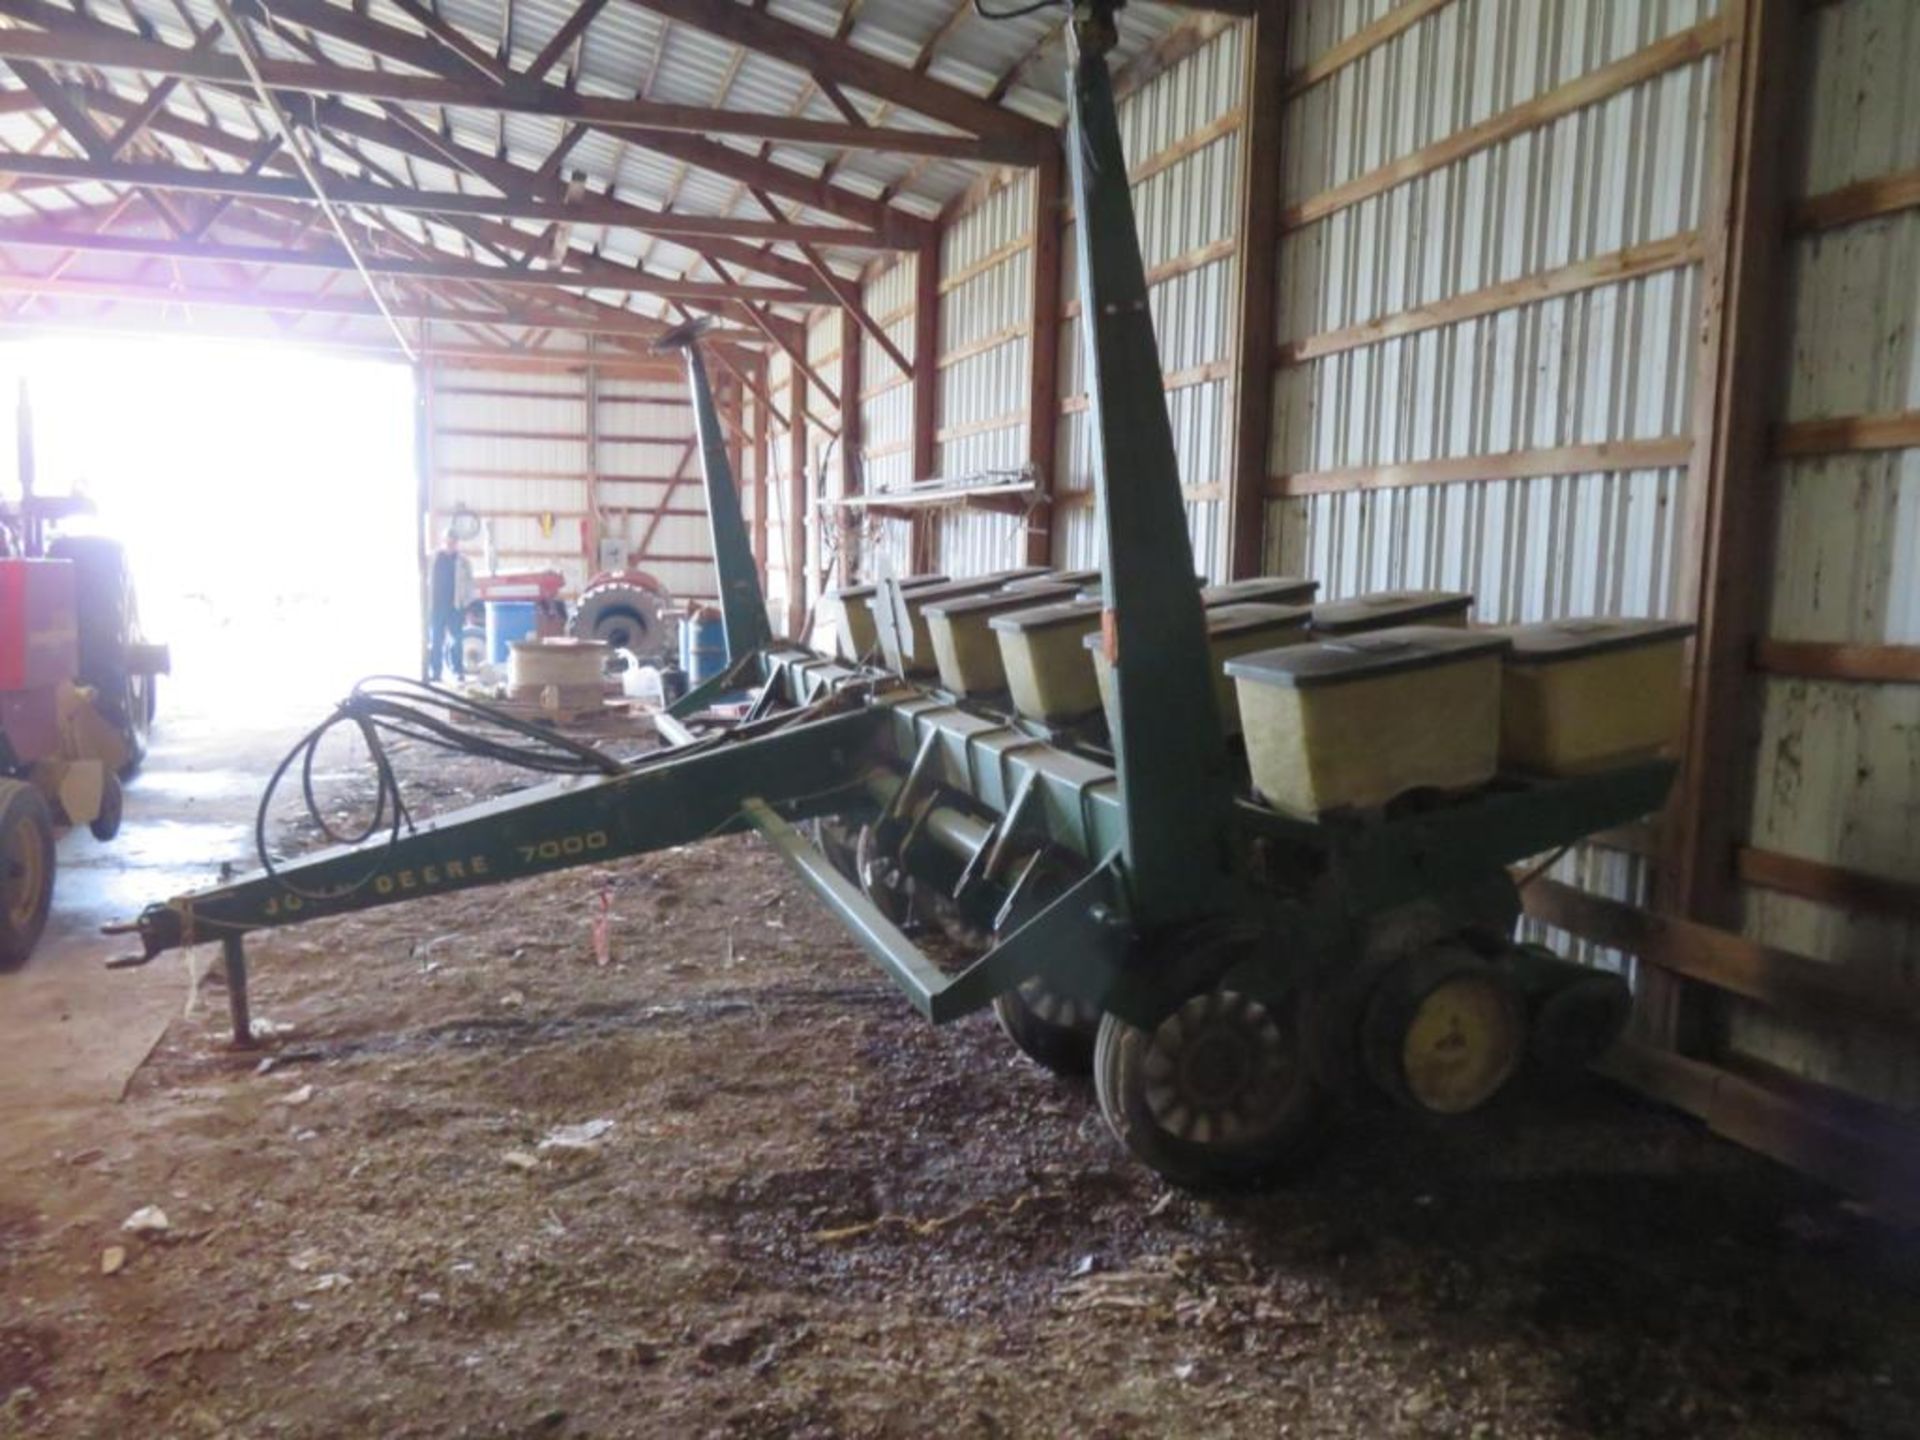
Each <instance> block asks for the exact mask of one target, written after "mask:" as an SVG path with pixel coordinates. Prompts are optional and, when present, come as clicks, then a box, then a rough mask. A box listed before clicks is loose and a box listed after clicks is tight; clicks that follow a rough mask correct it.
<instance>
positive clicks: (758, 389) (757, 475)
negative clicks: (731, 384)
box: [751, 355, 774, 596]
mask: <svg viewBox="0 0 1920 1440" xmlns="http://www.w3.org/2000/svg"><path fill="white" fill-rule="evenodd" d="M754 382H755V383H754V385H753V386H752V387H751V388H752V389H753V392H754V395H755V397H756V398H755V401H754V406H753V531H752V536H753V564H754V568H755V569H757V570H758V571H759V572H760V593H761V594H762V595H763V596H764V595H765V594H766V593H767V565H768V560H767V511H768V509H769V508H770V507H771V506H772V504H773V470H774V467H773V463H772V457H771V456H770V455H769V454H768V450H767V447H768V446H769V445H771V444H772V442H773V431H772V426H771V424H770V422H771V420H772V418H773V417H772V410H773V404H772V402H771V401H770V400H769V399H768V398H767V359H766V356H764V355H762V356H761V357H760V358H759V360H758V361H757V362H756V364H755V372H754Z"/></svg>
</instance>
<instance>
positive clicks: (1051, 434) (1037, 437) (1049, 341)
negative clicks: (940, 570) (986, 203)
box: [1025, 145, 1061, 565]
mask: <svg viewBox="0 0 1920 1440" xmlns="http://www.w3.org/2000/svg"><path fill="white" fill-rule="evenodd" d="M1028 183H1029V184H1031V185H1032V186H1033V291H1032V294H1033V303H1032V304H1031V306H1029V308H1028V323H1029V325H1030V327H1031V331H1032V333H1031V334H1029V335H1028V337H1027V342H1028V346H1029V349H1028V365H1027V463H1028V464H1030V465H1032V466H1033V467H1034V469H1035V471H1036V472H1038V474H1039V476H1040V497H1039V503H1038V504H1036V505H1035V506H1034V508H1033V510H1032V512H1031V513H1030V514H1029V515H1028V516H1027V551H1026V560H1025V563H1026V564H1028V565H1050V564H1052V563H1053V479H1054V476H1053V472H1054V462H1055V451H1056V450H1057V449H1058V444H1057V440H1058V436H1059V434H1060V378H1059V375H1060V218H1061V193H1060V191H1061V161H1060V149H1059V147H1058V146H1057V145H1049V146H1047V147H1046V148H1045V149H1044V150H1042V151H1041V152H1040V159H1039V161H1038V163H1036V164H1035V165H1034V167H1033V176H1032V179H1031V180H1030V181H1029V182H1028Z"/></svg>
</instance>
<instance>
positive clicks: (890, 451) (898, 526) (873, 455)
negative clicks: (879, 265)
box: [860, 255, 926, 575]
mask: <svg viewBox="0 0 1920 1440" xmlns="http://www.w3.org/2000/svg"><path fill="white" fill-rule="evenodd" d="M918 270H919V258H918V257H917V256H914V255H903V256H901V257H900V258H899V259H898V261H896V263H894V264H893V265H891V266H889V267H888V268H887V269H886V270H884V271H882V272H881V273H880V274H879V275H877V276H876V277H875V278H874V279H873V281H872V283H870V284H869V285H867V286H866V287H865V289H864V291H863V292H862V300H863V303H864V304H865V305H866V309H867V313H868V314H869V315H871V316H873V318H874V320H875V321H876V323H878V324H879V326H880V328H881V330H883V331H884V332H885V333H886V337H887V339H888V340H889V341H890V342H891V343H892V344H893V346H894V348H895V349H897V350H899V352H900V353H901V354H902V355H905V356H906V357H907V358H908V359H909V360H911V359H912V358H913V344H914V324H915V317H914V310H913V287H914V281H915V276H916V274H917V272H918ZM860 384H861V395H862V399H861V402H860V441H861V447H862V454H863V457H864V461H863V464H862V467H861V468H862V476H861V479H862V481H863V485H862V488H863V489H865V490H867V491H869V492H871V491H874V490H886V489H889V488H898V487H900V486H902V485H906V484H909V483H911V482H912V481H914V480H919V479H924V478H926V477H924V476H919V475H915V474H914V473H913V382H912V381H911V380H910V379H909V378H908V376H907V375H906V373H905V372H904V371H902V370H901V369H900V367H899V366H898V365H896V364H895V363H894V361H893V357H892V356H890V355H888V354H887V352H886V350H885V349H883V348H882V347H881V345H880V342H879V341H878V340H876V339H874V338H873V337H872V336H871V335H867V334H864V333H863V334H862V335H861V337H860ZM865 534H866V543H865V544H864V545H863V546H862V550H863V553H864V554H865V555H866V556H867V557H868V563H869V565H871V564H872V563H873V561H874V560H875V559H876V558H877V557H878V556H880V555H885V556H886V557H887V562H888V564H889V565H890V566H891V567H892V569H891V573H893V574H895V575H904V574H907V573H908V572H909V571H911V570H912V568H913V565H912V559H913V557H912V551H911V527H909V525H908V524H907V522H906V521H904V520H882V519H877V518H875V519H871V520H869V521H868V522H867V524H866V526H865Z"/></svg>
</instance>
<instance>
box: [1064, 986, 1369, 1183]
mask: <svg viewBox="0 0 1920 1440" xmlns="http://www.w3.org/2000/svg"><path fill="white" fill-rule="evenodd" d="M1093 1079H1094V1086H1095V1089H1096V1091H1097V1092H1098V1094H1099V1097H1100V1110H1101V1113H1102V1114H1103V1115H1104V1116H1105V1117H1106V1121H1107V1125H1108V1126H1109V1128H1111V1129H1112V1131H1113V1133H1114V1134H1115V1135H1116V1136H1117V1137H1118V1138H1119V1140H1120V1141H1121V1143H1122V1144H1124V1145H1125V1146H1126V1147H1127V1148H1128V1149H1129V1150H1131V1151H1132V1152H1133V1153H1134V1154H1135V1155H1136V1156H1138V1157H1139V1158H1140V1159H1141V1160H1143V1161H1145V1162H1146V1163H1147V1164H1148V1165H1149V1166H1151V1167H1152V1168H1153V1169H1154V1170H1156V1171H1158V1172H1159V1173H1160V1174H1161V1175H1163V1176H1164V1177H1165V1178H1166V1179H1168V1180H1170V1181H1172V1182H1173V1183H1174V1184H1176V1185H1183V1186H1189V1187H1192V1188H1196V1189H1206V1188H1218V1187H1229V1186H1250V1185H1257V1184H1260V1183H1263V1182H1266V1181H1270V1180H1274V1179H1277V1178H1279V1177H1280V1176H1281V1175H1282V1174H1284V1173H1285V1172H1286V1171H1287V1170H1289V1169H1290V1168H1293V1167H1296V1166H1297V1165H1298V1164H1299V1163H1300V1162H1301V1161H1303V1160H1304V1159H1306V1158H1307V1157H1308V1156H1309V1155H1311V1154H1312V1152H1313V1151H1314V1150H1315V1149H1316V1148H1317V1146H1318V1143H1319V1141H1320V1139H1321V1137H1322V1135H1323V1134H1324V1132H1325V1129H1326V1124H1327V1120H1328V1118H1329V1115H1330V1112H1331V1108H1332V1101H1331V1098H1330V1097H1329V1096H1328V1094H1327V1092H1326V1091H1325V1090H1323V1089H1322V1088H1321V1087H1320V1085H1319V1083H1318V1082H1317V1081H1316V1080H1315V1079H1314V1078H1313V1076H1312V1074H1311V1072H1310V1070H1309V1067H1308V1065H1307V1061H1306V1054H1305V1049H1304V1047H1303V1046H1302V1044H1301V1038H1300V1027H1299V1019H1298V1005H1297V1004H1296V1003H1294V1002H1292V1001H1288V1002H1285V1003H1269V1002H1266V1001H1263V1000H1260V999H1257V998H1255V997H1254V996H1252V995H1247V994H1242V993H1240V992H1238V991H1233V990H1226V989H1213V990H1207V991H1203V992H1202V993H1200V994H1198V995H1195V996H1194V997H1193V998H1192V999H1190V1000H1188V1001H1187V1002H1186V1003H1185V1004H1184V1005H1182V1006H1181V1007H1180V1008H1179V1009H1178V1010H1176V1011H1174V1012H1173V1014H1171V1015H1169V1016H1168V1017H1167V1018H1166V1019H1165V1020H1163V1021H1161V1022H1160V1024H1159V1025H1158V1026H1157V1027H1155V1028H1154V1029H1153V1030H1151V1031H1147V1030H1140V1029H1136V1028H1135V1027H1134V1026H1132V1025H1129V1024H1128V1023H1127V1022H1126V1021H1124V1020H1122V1019H1120V1018H1119V1017H1118V1016H1116V1015H1113V1014H1108V1015H1107V1016H1105V1017H1104V1018H1103V1019H1102V1020H1101V1022H1100V1036H1099V1040H1098V1043H1097V1045H1096V1047H1095V1053H1094V1065H1093Z"/></svg>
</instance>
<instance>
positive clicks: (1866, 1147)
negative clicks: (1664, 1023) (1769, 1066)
mask: <svg viewBox="0 0 1920 1440" xmlns="http://www.w3.org/2000/svg"><path fill="white" fill-rule="evenodd" d="M1594 1068H1595V1069H1597V1070H1598V1071H1599V1072H1600V1073H1601V1074H1602V1075H1605V1076H1607V1077H1609V1078H1610V1079H1613V1080H1617V1081H1619V1082H1620V1083H1621V1084H1623V1085H1626V1086H1628V1087H1630V1088H1632V1089H1634V1090H1637V1091H1639V1092H1640V1093H1641V1094H1643V1095H1648V1096H1651V1097H1653V1098H1654V1099H1656V1100H1661V1101H1664V1102H1665V1103H1667V1104H1669V1105H1673V1106H1675V1107H1677V1108H1678V1109H1680V1110H1683V1111H1685V1112H1686V1113H1687V1114H1689V1115H1693V1116H1695V1117H1697V1118H1698V1119H1700V1120H1702V1121H1704V1122H1705V1123H1706V1125H1707V1126H1708V1127H1709V1128H1710V1129H1712V1130H1713V1131H1714V1132H1715V1133H1716V1134H1719V1135H1723V1136H1725V1137H1726V1138H1727V1139H1729V1140H1732V1141H1734V1142H1735V1143H1736V1144H1740V1145H1744V1146H1746V1147H1748V1148H1749V1149H1752V1150H1757V1151H1759V1152H1760V1153H1761V1154H1763V1155H1768V1156H1771V1157H1772V1158H1774V1159H1775V1160H1778V1161H1780V1162H1781V1163H1782V1164H1785V1165H1789V1166H1791V1167H1792V1168H1794V1169H1795V1170H1799V1171H1802V1172H1803V1173H1805V1174H1808V1175H1812V1176H1814V1177H1815V1178H1817V1179H1819V1180H1821V1181H1823V1182H1824V1183H1826V1184H1829V1185H1832V1186H1835V1187H1837V1188H1838V1189H1840V1190H1842V1191H1845V1192H1846V1193H1848V1194H1852V1195H1856V1196H1858V1197H1860V1198H1861V1199H1864V1200H1866V1201H1868V1202H1869V1203H1871V1204H1873V1205H1875V1206H1877V1207H1880V1208H1882V1209H1884V1210H1886V1211H1888V1212H1889V1213H1890V1214H1892V1215H1895V1216H1898V1217H1900V1218H1903V1219H1906V1220H1909V1221H1911V1220H1914V1219H1916V1218H1920V1129H1916V1127H1915V1126H1914V1125H1913V1124H1912V1122H1911V1121H1910V1120H1908V1119H1905V1118H1902V1117H1900V1116H1898V1115H1895V1114H1894V1113H1893V1112H1891V1111H1885V1110H1876V1109H1875V1108H1874V1107H1870V1106H1866V1105H1863V1104H1862V1103H1861V1102H1859V1101H1855V1100H1850V1099H1848V1098H1847V1097H1844V1096H1842V1095H1841V1094H1839V1092H1837V1091H1831V1090H1826V1091H1822V1090H1820V1089H1818V1088H1817V1087H1813V1086H1807V1085H1801V1086H1798V1087H1795V1086H1790V1085H1786V1084H1783V1083H1775V1084H1771V1085H1769V1084H1765V1083H1762V1082H1761V1081H1760V1080H1759V1079H1758V1078H1755V1077H1751V1076H1746V1075H1739V1074H1735V1073H1733V1072H1731V1071H1728V1070H1723V1069H1720V1068H1718V1067H1716V1066H1712V1065H1707V1064H1703V1063H1702V1062H1700V1061H1698V1060H1689V1059H1686V1058H1684V1057H1682V1056H1679V1055H1675V1054H1672V1053H1670V1052H1667V1051H1663V1050H1660V1049H1657V1048H1655V1047H1653V1046H1649V1045H1638V1044H1622V1045H1616V1046H1615V1047H1614V1048H1613V1050H1612V1051H1611V1052H1609V1053H1608V1055H1607V1056H1606V1057H1605V1058H1604V1059H1603V1060H1602V1061H1601V1062H1600V1063H1599V1064H1598V1065H1596V1066H1595V1067H1594Z"/></svg>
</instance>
